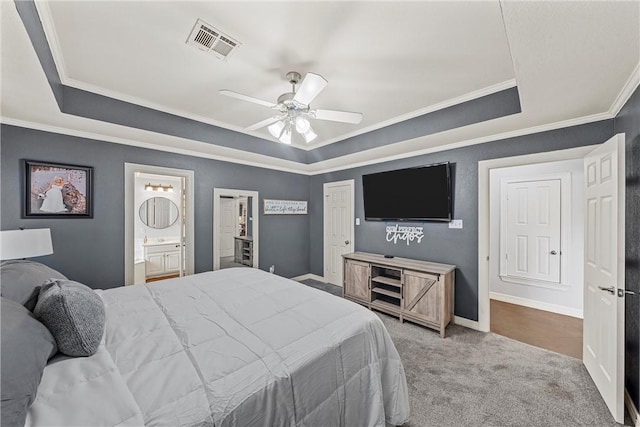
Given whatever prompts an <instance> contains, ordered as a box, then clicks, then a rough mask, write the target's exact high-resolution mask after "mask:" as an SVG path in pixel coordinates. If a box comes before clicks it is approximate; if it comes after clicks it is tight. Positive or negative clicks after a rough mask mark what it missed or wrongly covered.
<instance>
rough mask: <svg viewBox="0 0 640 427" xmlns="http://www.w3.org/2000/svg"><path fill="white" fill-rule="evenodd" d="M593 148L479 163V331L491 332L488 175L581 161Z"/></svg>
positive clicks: (585, 147) (587, 147)
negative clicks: (494, 171)
mask: <svg viewBox="0 0 640 427" xmlns="http://www.w3.org/2000/svg"><path fill="white" fill-rule="evenodd" d="M591 150H593V146H591V145H587V146H584V147H577V148H570V149H567V150H559V151H547V152H544V153H535V154H527V155H524V156H515V157H503V158H499V159H491V160H482V161H479V162H478V324H479V328H480V329H479V330H481V331H483V332H489V329H490V319H489V309H490V304H489V253H490V248H489V237H490V222H489V219H490V216H489V188H490V180H489V172H490V170H491V169H495V168H503V167H508V166H522V165H529V164H534V163H545V162H556V161H561V160H573V159H581V158H583V157H584V156H585V154H587V153H588V152H590V151H591Z"/></svg>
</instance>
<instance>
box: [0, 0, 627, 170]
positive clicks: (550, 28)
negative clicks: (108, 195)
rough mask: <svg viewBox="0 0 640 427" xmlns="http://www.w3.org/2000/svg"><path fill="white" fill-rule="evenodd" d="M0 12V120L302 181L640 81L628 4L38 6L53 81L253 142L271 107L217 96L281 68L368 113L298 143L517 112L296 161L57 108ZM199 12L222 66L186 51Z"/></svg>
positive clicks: (323, 101)
mask: <svg viewBox="0 0 640 427" xmlns="http://www.w3.org/2000/svg"><path fill="white" fill-rule="evenodd" d="M0 3H1V5H0V6H1V8H2V9H1V12H2V21H1V24H2V27H1V30H2V69H1V71H2V99H1V104H0V108H1V110H0V111H1V114H2V121H3V122H5V123H14V124H25V125H29V126H30V127H38V128H42V129H49V130H57V131H60V132H63V133H73V134H77V135H81V136H89V137H99V139H103V140H107V141H112V142H119V143H128V144H133V145H139V146H149V147H155V148H158V149H163V150H167V151H174V152H183V153H187V154H196V155H201V156H205V157H212V158H225V159H230V160H232V161H242V162H243V163H249V164H256V165H264V166H267V167H275V168H279V169H284V170H293V171H298V172H305V173H315V172H318V171H322V170H327V169H332V168H341V167H345V166H346V165H350V164H353V162H354V161H355V160H357V161H360V162H362V161H375V159H380V158H382V157H384V158H388V157H389V156H406V155H408V154H409V153H410V152H412V151H414V152H425V151H429V150H435V149H441V148H443V147H445V146H451V144H458V145H459V144H463V145H464V144H468V143H475V142H484V141H486V140H490V139H491V138H494V139H495V138H496V137H504V136H508V135H513V134H518V133H522V132H527V130H531V129H547V128H554V127H559V126H564V125H568V124H575V123H581V122H586V121H593V120H596V119H603V118H608V117H611V115H612V114H615V112H616V111H615V109H616V107H618V108H619V106H620V104H621V99H618V98H619V96H620V95H621V94H623V96H622V97H623V98H624V94H625V93H626V94H627V95H628V93H630V91H632V90H633V89H634V88H635V87H636V86H637V83H638V74H639V69H638V63H639V59H640V57H639V52H640V7H639V5H640V3H639V2H638V1H628V2H611V1H603V2H563V1H554V2H512V1H507V2H505V1H503V2H501V3H500V2H498V1H473V2H434V1H413V2H403V3H400V2H374V1H360V2H325V1H315V2H311V1H298V2H270V1H259V2H237V1H236V2H184V1H162V2H146V1H144V2H121V1H103V2H93V1H91V2H78V1H56V2H38V3H37V6H38V11H39V13H40V16H41V19H42V22H43V26H44V27H45V31H46V34H47V38H48V40H49V43H50V47H51V49H52V52H53V54H54V58H55V61H56V65H57V67H58V71H59V73H60V75H61V79H62V81H63V83H65V84H67V85H69V86H74V87H78V88H82V89H86V90H90V91H93V92H97V93H101V94H105V95H108V96H111V97H115V98H119V99H122V100H125V101H129V102H134V103H137V104H140V105H144V106H149V107H152V108H155V109H159V110H162V111H167V112H170V113H173V114H177V115H181V116H185V117H189V118H195V119H197V120H200V121H204V122H207V123H211V124H215V125H218V126H222V127H225V128H229V129H232V130H236V131H240V132H245V133H248V134H252V135H256V136H260V137H262V138H266V139H271V137H270V135H269V134H268V132H267V131H266V129H263V130H259V131H254V132H247V131H244V129H243V128H244V127H246V126H249V125H251V124H253V123H255V122H258V121H260V120H263V119H265V118H267V117H269V116H271V115H272V111H271V110H269V109H268V108H265V107H261V106H259V105H254V104H251V103H247V102H243V101H240V100H236V99H232V98H228V97H224V96H221V95H220V94H219V93H218V90H220V89H230V90H233V91H236V92H241V93H244V94H247V95H250V96H254V97H258V98H261V99H265V100H267V101H273V102H275V100H276V98H277V97H278V96H279V95H280V94H281V93H283V92H287V91H289V89H290V85H289V84H288V83H287V82H286V81H285V80H284V74H285V73H286V72H287V71H291V70H295V71H299V72H301V73H302V74H304V73H306V72H309V71H311V72H315V73H319V74H321V75H323V76H324V77H325V78H326V79H327V80H328V81H329V84H328V86H327V87H326V88H325V90H324V91H323V92H322V93H321V94H320V96H318V98H316V100H315V101H314V103H313V104H312V107H316V108H326V109H338V110H347V111H359V112H362V113H363V114H364V119H363V121H362V123H360V124H359V125H350V124H342V123H333V122H320V121H314V123H313V126H314V128H315V129H316V132H317V133H318V135H319V138H318V139H317V143H315V142H314V143H313V144H311V145H309V146H307V145H306V144H304V143H300V147H301V148H305V149H307V148H311V149H312V148H316V147H319V146H322V145H325V144H328V143H335V142H336V141H340V140H342V139H345V138H347V137H349V136H353V135H357V134H361V133H364V132H366V131H369V130H372V129H376V128H379V127H382V126H385V125H388V124H391V123H395V122H398V121H400V120H403V119H407V118H409V117H413V116H416V115H419V114H422V113H424V112H427V111H431V110H434V109H438V108H441V107H443V106H447V105H451V104H454V103H458V102H461V101H464V100H468V99H471V98H474V97H477V96H480V95H483V94H487V93H490V92H492V91H497V90H500V89H504V88H506V87H510V86H513V85H515V84H517V86H518V90H519V93H520V98H521V104H522V113H521V114H517V115H514V116H509V117H504V118H500V119H495V120H491V121H488V122H484V123H479V124H475V125H470V126H465V127H462V128H459V129H454V130H451V131H447V132H441V133H438V134H434V135H429V136H425V137H421V138H418V139H417V140H414V141H408V142H404V143H397V144H392V145H390V146H385V147H381V148H377V149H373V150H369V151H368V152H366V153H358V155H357V159H356V158H353V157H351V158H350V157H349V156H346V157H344V158H339V159H332V160H329V161H325V162H319V163H317V164H314V165H301V164H297V163H295V162H288V161H283V160H280V159H274V158H266V156H261V155H257V154H252V153H245V152H239V151H238V150H233V149H229V148H224V147H218V146H213V145H212V144H207V143H202V142H197V141H191V140H186V139H182V138H176V137H170V136H167V135H159V134H156V133H153V132H148V131H142V130H139V129H132V128H127V127H124V126H119V125H113V124H110V123H103V122H98V121H95V120H89V119H84V118H81V117H75V116H70V115H66V114H62V113H60V111H59V109H58V107H57V105H56V103H55V101H54V99H53V96H52V93H51V89H50V88H49V86H48V84H47V82H46V79H45V76H44V73H43V71H42V69H41V67H40V64H39V63H38V60H37V57H36V56H35V53H34V51H33V47H32V46H31V44H30V42H29V39H28V37H27V35H26V31H25V29H24V26H23V25H22V22H21V21H20V19H19V17H18V15H17V13H16V10H15V6H14V5H13V3H12V2H0ZM197 18H201V19H203V20H204V21H206V22H207V23H209V24H211V25H213V26H214V27H217V28H219V29H220V30H222V31H224V32H226V33H228V34H229V35H230V36H232V37H234V38H235V39H237V40H238V41H240V42H241V43H242V46H241V47H240V48H239V49H238V50H237V51H236V52H235V53H234V54H233V56H231V57H230V58H229V59H228V61H226V62H225V61H220V60H218V59H216V58H215V57H213V56H211V55H209V54H205V53H203V52H201V51H199V50H197V49H195V48H193V47H191V46H188V45H186V44H185V40H186V38H187V36H188V34H189V32H190V31H191V29H192V27H193V24H194V23H195V21H196V19H197ZM622 101H624V99H622ZM487 138H489V139H487Z"/></svg>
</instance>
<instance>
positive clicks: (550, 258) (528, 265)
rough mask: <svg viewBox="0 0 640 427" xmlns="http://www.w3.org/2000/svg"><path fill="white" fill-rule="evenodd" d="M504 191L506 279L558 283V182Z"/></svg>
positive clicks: (515, 184) (510, 186) (522, 185)
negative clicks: (515, 278)
mask: <svg viewBox="0 0 640 427" xmlns="http://www.w3.org/2000/svg"><path fill="white" fill-rule="evenodd" d="M506 187H507V188H506V193H507V200H506V204H507V212H506V218H505V219H506V224H505V226H506V236H505V238H504V239H505V240H504V241H505V246H506V248H505V249H506V253H505V254H504V262H505V263H506V276H509V277H518V278H523V279H532V280H541V281H545V282H552V283H560V255H561V251H560V249H561V248H560V222H561V219H560V205H561V203H560V202H561V200H560V180H559V179H549V180H536V181H521V182H509V183H507V184H506ZM503 273H504V272H503Z"/></svg>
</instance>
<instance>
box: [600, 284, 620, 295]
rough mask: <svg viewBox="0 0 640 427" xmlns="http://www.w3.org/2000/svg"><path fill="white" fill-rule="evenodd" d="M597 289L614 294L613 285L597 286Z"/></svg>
mask: <svg viewBox="0 0 640 427" xmlns="http://www.w3.org/2000/svg"><path fill="white" fill-rule="evenodd" d="M598 289H600V290H601V291H605V292H609V293H610V294H611V295H615V294H616V288H615V287H613V286H609V287H608V288H605V287H602V286H598Z"/></svg>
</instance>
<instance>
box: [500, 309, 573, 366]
mask: <svg viewBox="0 0 640 427" xmlns="http://www.w3.org/2000/svg"><path fill="white" fill-rule="evenodd" d="M491 332H494V333H496V334H498V335H503V336H505V337H509V338H512V339H514V340H517V341H520V342H524V343H527V344H531V345H534V346H536V347H541V348H545V349H547V350H551V351H555V352H557V353H562V354H566V355H567V356H571V357H575V358H577V359H582V319H577V318H575V317H571V316H564V315H562V314H556V313H551V312H548V311H543V310H536V309H533V308H528V307H523V306H521V305H514V304H509V303H506V302H502V301H496V300H491Z"/></svg>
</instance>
